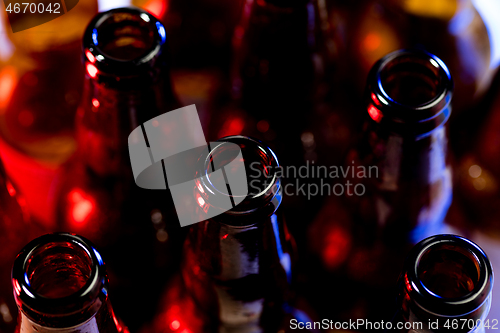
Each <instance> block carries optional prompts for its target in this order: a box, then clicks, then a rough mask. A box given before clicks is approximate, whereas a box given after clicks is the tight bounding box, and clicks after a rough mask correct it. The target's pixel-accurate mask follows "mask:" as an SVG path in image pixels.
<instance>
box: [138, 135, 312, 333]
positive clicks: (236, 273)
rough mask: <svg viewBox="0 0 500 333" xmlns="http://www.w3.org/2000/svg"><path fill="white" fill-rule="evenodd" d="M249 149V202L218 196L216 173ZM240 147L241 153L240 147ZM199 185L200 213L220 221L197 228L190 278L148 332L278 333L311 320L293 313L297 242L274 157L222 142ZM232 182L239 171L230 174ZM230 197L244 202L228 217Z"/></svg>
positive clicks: (192, 235)
mask: <svg viewBox="0 0 500 333" xmlns="http://www.w3.org/2000/svg"><path fill="white" fill-rule="evenodd" d="M236 145H238V146H239V147H240V149H241V156H242V158H243V164H241V165H240V167H243V166H244V167H245V169H246V170H247V174H246V177H247V181H248V194H247V195H244V194H243V193H234V192H229V191H228V189H227V188H225V187H224V188H218V187H216V186H214V185H213V184H217V183H219V182H218V181H217V180H216V179H214V175H215V173H211V172H210V168H212V170H218V169H220V168H221V167H224V166H225V165H227V163H228V162H230V161H231V160H233V159H234V158H235V156H236V154H235V149H234V147H235V146H236ZM236 147H237V146H236ZM199 162H200V168H199V171H198V173H197V176H198V178H197V179H196V180H195V182H194V183H193V188H194V195H195V198H196V202H197V204H198V205H199V207H197V213H198V214H201V216H203V215H204V214H205V215H206V214H207V212H208V214H210V211H212V210H215V211H220V213H221V214H220V215H217V216H214V217H212V218H210V219H208V220H205V221H202V222H200V223H197V224H195V225H193V226H192V227H191V228H190V231H189V234H188V238H187V240H186V242H185V244H184V258H183V264H182V271H181V274H180V276H179V277H178V279H177V280H176V282H175V283H173V284H172V285H171V286H170V287H169V288H168V289H167V292H166V293H165V296H164V300H163V303H162V307H161V313H160V314H159V315H158V316H157V317H156V320H155V321H154V323H153V324H152V327H150V328H148V329H146V330H145V331H155V332H172V331H177V330H179V331H183V330H186V329H187V330H189V331H190V332H193V333H198V332H278V331H279V330H280V329H283V330H285V331H288V328H289V327H290V320H293V319H294V318H296V319H297V320H299V321H300V319H302V320H303V319H304V318H307V317H306V315H305V314H304V312H302V311H299V310H297V308H295V307H293V300H294V295H293V293H292V291H291V289H290V283H291V282H292V275H291V273H292V269H293V267H294V244H293V238H292V237H291V235H290V234H289V233H288V231H287V227H286V224H285V223H284V222H283V220H282V218H281V212H280V210H279V206H280V204H281V200H282V196H281V191H282V188H281V182H280V179H279V178H278V177H277V168H279V164H278V161H277V159H276V156H275V155H274V153H273V152H272V151H271V150H270V149H269V148H268V147H267V146H265V145H264V144H262V143H261V142H259V141H256V140H253V139H250V138H248V137H244V136H232V137H226V138H223V139H221V140H219V141H218V142H217V143H216V145H212V148H211V150H210V151H209V152H208V155H207V153H205V154H204V156H202V157H201V158H200V160H199ZM225 170H226V173H227V175H226V177H227V179H231V177H233V176H234V175H235V174H238V171H237V170H235V169H234V168H232V167H227V166H226V168H225ZM228 193H230V194H228ZM228 196H230V198H231V199H233V200H234V201H236V202H240V203H239V204H237V205H236V206H235V207H234V208H233V209H231V210H229V211H225V212H224V211H223V210H221V209H220V207H221V206H219V203H220V202H221V200H222V201H223V200H224V199H227V197H228Z"/></svg>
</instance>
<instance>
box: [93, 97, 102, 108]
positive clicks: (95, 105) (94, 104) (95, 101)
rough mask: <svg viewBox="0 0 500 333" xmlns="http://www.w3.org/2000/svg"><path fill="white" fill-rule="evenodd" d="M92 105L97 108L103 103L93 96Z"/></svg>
mask: <svg viewBox="0 0 500 333" xmlns="http://www.w3.org/2000/svg"><path fill="white" fill-rule="evenodd" d="M92 105H93V106H94V107H95V108H98V107H99V105H101V103H99V101H98V100H97V99H95V98H92Z"/></svg>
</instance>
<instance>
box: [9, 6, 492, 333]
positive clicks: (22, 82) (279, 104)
mask: <svg viewBox="0 0 500 333" xmlns="http://www.w3.org/2000/svg"><path fill="white" fill-rule="evenodd" d="M42 2H43V1H42ZM267 2H269V3H272V4H274V5H276V8H279V10H275V11H274V12H272V11H271V12H264V11H263V10H262V11H259V10H261V9H259V8H260V7H265V6H266V0H231V1H229V0H133V1H126V0H100V1H92V0H80V1H79V2H78V4H77V5H76V6H75V7H74V8H73V9H71V10H70V11H68V12H67V13H66V14H64V15H62V16H60V17H58V18H56V19H54V20H52V21H50V22H47V23H45V24H42V25H38V26H36V27H34V28H30V29H26V30H22V31H18V32H16V33H13V32H12V30H11V27H10V24H14V23H15V20H16V17H14V16H12V17H10V20H11V21H9V19H8V18H7V15H6V11H5V10H4V9H5V7H3V5H0V9H1V10H2V12H1V15H0V157H1V160H2V161H3V164H4V168H5V175H6V179H9V180H8V181H6V186H7V188H12V191H14V192H15V193H14V194H15V196H16V198H17V199H16V200H17V201H18V205H19V207H21V211H22V212H16V213H12V211H13V210H15V209H18V208H12V207H10V206H7V204H4V202H6V201H7V199H6V198H4V199H2V200H4V202H0V206H1V205H5V207H6V208H3V209H4V215H6V216H7V215H8V216H12V215H13V214H17V215H19V216H21V215H23V214H24V215H23V217H19V220H23V221H25V222H23V223H26V224H25V225H28V227H27V228H24V227H13V226H7V224H5V225H4V226H2V227H0V233H2V234H0V244H1V245H0V247H5V248H11V249H10V252H9V251H8V249H6V250H5V254H4V255H2V250H0V256H3V257H2V258H0V270H1V271H2V272H3V275H6V273H5V272H7V271H9V270H10V268H8V267H9V265H10V263H9V260H8V259H7V258H8V257H9V255H11V254H12V253H16V252H17V251H18V250H19V249H20V247H19V246H18V244H19V242H21V241H17V240H19V239H22V240H23V242H25V241H26V239H29V238H32V237H33V235H37V234H39V233H42V232H43V231H50V230H56V229H57V228H58V226H57V222H56V221H57V214H58V212H57V207H56V206H57V202H58V201H57V196H58V193H59V192H58V191H59V189H60V186H61V182H63V180H62V179H64V177H63V173H64V172H63V169H64V165H66V164H67V163H68V161H69V160H70V159H71V156H72V155H73V154H74V152H75V150H76V148H77V143H76V137H75V131H74V120H75V114H76V113H77V110H78V106H79V104H80V101H81V98H82V90H83V82H84V76H85V71H84V68H83V65H82V55H81V53H82V49H81V37H82V35H83V32H84V29H85V27H86V25H87V24H88V22H89V21H90V19H91V18H92V17H93V16H94V15H95V14H96V13H97V12H98V11H105V10H108V9H111V8H116V7H121V6H130V5H133V6H138V7H141V8H144V9H146V10H148V11H149V12H151V13H152V14H154V15H155V16H156V17H158V18H159V19H160V20H161V21H162V22H163V23H164V25H165V29H166V32H167V39H168V45H169V49H170V70H171V80H172V84H173V89H174V91H175V93H176V94H177V97H178V99H179V101H180V104H181V105H183V106H184V105H190V104H196V107H197V110H198V113H199V115H200V119H201V121H202V126H203V128H204V131H205V134H206V136H207V140H216V139H217V138H220V137H223V136H227V135H235V134H245V135H252V136H255V137H257V138H259V139H261V140H263V141H265V142H266V143H268V144H269V145H270V146H271V147H272V148H273V149H274V150H275V152H276V154H277V156H278V158H279V159H280V162H281V164H283V165H302V164H304V163H307V162H308V163H313V162H314V163H317V164H321V165H342V164H343V163H344V161H345V159H346V156H347V155H348V152H349V150H350V148H351V147H352V145H353V144H354V143H355V142H356V141H357V139H358V137H359V136H360V134H362V133H361V132H362V122H363V121H364V119H365V117H366V115H367V112H366V107H365V104H364V100H363V96H364V92H365V84H366V78H367V76H368V72H369V70H370V68H371V67H372V66H373V64H374V63H375V62H376V61H377V60H378V59H380V58H381V57H383V56H384V55H386V54H387V53H389V52H392V51H394V50H397V49H401V48H421V49H425V50H427V51H429V52H431V53H433V54H435V55H437V56H438V57H440V58H441V59H442V60H443V61H444V62H445V63H446V64H447V65H448V67H449V69H450V71H451V74H452V76H453V78H454V82H455V93H454V96H453V102H452V103H453V111H452V115H451V118H450V120H449V121H448V146H449V151H448V158H449V160H450V163H451V165H452V169H453V201H452V203H451V206H450V208H449V209H448V211H447V215H446V217H445V222H446V224H447V229H446V230H448V231H450V232H454V233H459V234H461V235H464V236H466V237H469V238H470V239H472V240H474V241H475V242H477V243H478V244H479V245H480V246H481V247H482V248H483V249H484V250H485V251H486V253H487V254H488V256H489V258H490V259H491V261H492V264H493V267H494V269H495V268H497V267H500V75H499V74H498V66H499V64H500V1H498V0H378V1H376V0H353V1H337V0H310V1H306V0H303V1H302V0H290V1H289V2H290V4H288V3H287V2H286V1H284V0H283V1H279V0H269V1H267ZM283 3H287V5H290V6H292V5H291V4H292V3H293V6H298V5H301V6H302V5H303V6H304V8H305V13H306V14H307V15H305V16H304V17H302V16H300V15H296V16H297V17H293V18H290V17H288V16H287V15H288V12H287V10H288V9H287V8H286V6H285V5H283ZM259 6H260V7H259ZM283 8H285V9H283ZM12 20H13V21H12ZM256 96H257V97H256ZM2 173H3V171H2ZM287 181H291V180H285V183H286V182H287ZM11 184H13V185H11ZM9 186H10V187H9ZM14 188H16V189H15V190H14ZM12 191H10V193H11V194H12V193H13V192H12ZM73 194H74V195H73V198H74V206H73V208H72V209H73V217H74V220H75V223H85V220H86V217H87V216H88V215H89V214H90V213H91V211H92V207H93V206H92V200H91V199H89V198H87V197H85V195H84V194H79V193H76V194H75V193H73ZM326 200H327V198H325V197H318V198H313V199H311V200H309V199H307V200H306V199H305V198H301V197H289V198H285V199H284V202H283V208H282V209H283V212H284V215H285V218H286V221H287V223H288V225H289V227H290V230H291V232H292V234H293V235H294V236H295V237H296V238H297V244H298V250H299V252H300V251H302V252H303V253H308V252H309V251H310V249H309V247H310V244H309V243H310V240H309V241H308V240H307V236H306V235H307V232H306V230H307V229H308V226H309V225H311V224H312V223H313V221H314V220H315V219H316V217H317V216H318V214H319V213H320V211H321V210H322V209H324V208H323V207H324V205H325V204H328V202H327V201H326ZM325 202H326V203H325ZM9 207H10V208H9ZM151 216H152V224H151V225H154V227H155V229H156V235H157V240H158V242H160V243H162V242H165V241H166V239H167V238H168V236H167V231H166V230H167V229H168V228H164V227H158V225H160V224H158V221H157V222H155V221H156V220H158V215H154V213H152V215H151ZM155 216H156V217H155ZM331 218H334V217H331ZM13 223H15V222H13ZM162 223H163V222H162ZM165 223H166V224H175V223H177V221H175V218H174V219H172V220H169V221H165ZM337 236H338V235H337ZM333 237H334V238H333V239H334V242H335V244H337V245H338V247H336V248H334V249H333V250H331V251H333V253H334V254H333V256H335V255H336V254H335V253H336V252H335V251H340V252H342V249H343V247H346V246H348V245H346V244H348V243H349V242H350V240H349V239H348V238H346V237H344V236H342V235H341V236H338V237H337V238H335V235H333ZM8 244H12V245H8ZM339 244H340V245H339ZM312 252H314V251H312ZM304 256H307V255H304ZM339 256H341V254H339ZM11 259H12V258H11ZM337 259H338V258H337ZM332 260H336V258H334V259H332ZM338 260H341V259H338ZM302 269H303V270H306V269H307V268H306V267H302ZM307 281H308V280H307V277H305V278H303V279H301V278H299V285H300V283H303V284H307V283H308V282H307ZM1 288H2V287H0V289H1ZM7 288H10V285H8V286H7ZM299 289H300V288H299ZM305 290H307V288H305ZM332 302H335V300H332ZM7 303H8V301H5V300H3V301H2V303H0V316H2V318H3V322H5V323H9V322H12V320H13V319H12V318H13V316H14V314H12V313H11V311H10V310H9V309H10V307H9V306H8V305H7ZM119 310H120V307H119V306H118V312H120V311H119ZM319 312H321V311H319ZM489 317H490V318H495V319H500V285H499V284H496V286H495V287H494V289H493V305H492V308H491V312H490V316H489ZM0 328H1V326H0Z"/></svg>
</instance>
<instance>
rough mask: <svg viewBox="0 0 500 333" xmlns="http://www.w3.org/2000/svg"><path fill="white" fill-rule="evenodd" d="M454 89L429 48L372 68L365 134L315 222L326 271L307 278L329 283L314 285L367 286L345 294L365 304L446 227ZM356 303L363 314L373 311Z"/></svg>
mask: <svg viewBox="0 0 500 333" xmlns="http://www.w3.org/2000/svg"><path fill="white" fill-rule="evenodd" d="M452 89H453V83H452V79H451V76H450V73H449V71H448V69H447V67H446V65H445V64H444V63H443V62H442V61H441V60H440V59H439V58H437V57H436V56H434V55H431V54H429V53H426V52H423V51H411V50H401V51H396V52H393V53H391V54H389V55H387V56H385V57H384V58H382V59H381V60H379V61H378V62H377V63H376V64H375V65H374V67H373V68H372V71H371V72H370V75H369V77H368V83H367V90H366V99H365V103H366V104H365V105H366V110H367V118H368V119H367V121H366V123H365V125H364V127H363V129H362V132H363V134H362V138H361V139H360V141H359V144H358V145H357V147H356V148H355V149H353V150H351V151H350V152H349V154H348V157H347V161H346V164H345V165H344V166H343V169H340V168H338V167H336V166H334V167H332V168H331V169H330V171H331V172H333V174H332V173H331V174H332V175H333V176H334V177H336V183H335V184H334V185H333V187H332V188H331V190H330V191H331V192H330V194H331V196H330V198H329V199H328V201H327V203H326V204H325V206H324V207H323V209H322V210H321V211H320V212H319V214H318V215H317V216H316V218H315V221H314V222H313V224H312V225H311V226H310V230H309V241H310V244H311V250H312V252H313V253H314V254H315V256H317V258H318V259H319V264H318V267H322V268H321V269H320V270H322V271H326V272H330V273H329V274H323V273H318V274H311V277H312V278H313V279H314V280H315V279H319V280H324V281H323V282H322V283H320V282H318V283H309V285H310V286H315V285H324V284H328V282H327V280H330V279H331V278H332V275H331V274H333V276H334V277H336V278H338V279H347V282H346V283H358V284H359V285H360V286H363V285H365V286H371V288H367V289H366V290H364V289H363V288H361V287H356V288H354V290H357V293H358V294H357V296H358V297H352V295H351V296H349V297H347V295H346V297H347V299H349V300H351V301H353V302H357V301H360V300H363V301H360V302H361V303H363V302H365V301H366V300H369V299H372V297H373V296H374V295H371V294H370V293H376V292H375V290H378V291H380V292H382V291H383V290H384V288H390V286H391V284H392V283H393V282H394V280H395V279H396V278H397V275H398V273H399V271H400V267H397V265H394V263H393V262H394V260H393V259H394V256H399V255H401V256H404V254H405V253H406V251H407V250H409V248H408V247H409V246H410V245H412V244H415V243H416V242H418V241H420V240H421V239H423V238H425V237H426V236H430V235H433V234H436V233H440V232H441V230H443V228H445V225H444V218H445V215H446V213H447V210H448V207H449V205H450V203H451V197H452V181H451V167H450V164H449V161H448V157H447V133H446V131H447V129H446V121H447V120H448V118H449V116H450V112H451V106H450V102H451V96H452ZM335 175H337V176H335ZM403 258H404V257H403ZM403 258H402V259H403ZM401 262H402V260H401ZM349 281H350V282H349ZM339 283H340V282H339ZM374 286H376V287H377V288H373V287H374ZM345 290H346V292H347V290H349V292H351V289H349V288H345ZM330 291H331V292H332V293H337V292H338V291H336V290H335V291H334V290H330ZM378 291H377V292H378ZM313 294H314V293H313ZM316 295H320V294H318V293H316ZM332 297H333V296H332ZM361 303H360V304H361ZM363 304H367V303H363ZM356 306H357V305H356ZM359 306H360V307H361V308H362V309H358V310H357V311H359V312H358V314H357V315H358V316H360V318H363V316H365V315H368V314H367V313H365V312H364V311H367V310H366V306H365V305H359ZM379 309H380V308H379ZM374 310H377V309H374ZM333 313H335V312H333Z"/></svg>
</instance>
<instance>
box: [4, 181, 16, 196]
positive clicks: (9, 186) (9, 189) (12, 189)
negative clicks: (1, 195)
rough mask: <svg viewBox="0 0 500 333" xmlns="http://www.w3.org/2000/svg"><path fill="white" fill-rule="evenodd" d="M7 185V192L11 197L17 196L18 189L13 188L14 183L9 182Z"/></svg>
mask: <svg viewBox="0 0 500 333" xmlns="http://www.w3.org/2000/svg"><path fill="white" fill-rule="evenodd" d="M5 185H6V187H7V191H9V194H10V196H11V197H14V196H16V189H15V188H14V186H12V183H11V182H9V181H8V180H7V181H6V182H5Z"/></svg>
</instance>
